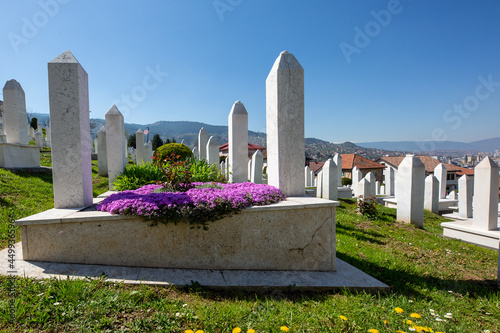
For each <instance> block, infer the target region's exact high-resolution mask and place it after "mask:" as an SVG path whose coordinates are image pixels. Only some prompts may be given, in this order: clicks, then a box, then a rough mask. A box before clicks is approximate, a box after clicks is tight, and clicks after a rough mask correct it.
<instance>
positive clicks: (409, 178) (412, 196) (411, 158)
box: [396, 154, 425, 227]
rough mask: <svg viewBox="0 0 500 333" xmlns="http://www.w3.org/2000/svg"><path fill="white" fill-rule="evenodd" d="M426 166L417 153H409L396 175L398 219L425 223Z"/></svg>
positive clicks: (420, 224) (417, 224) (418, 223)
mask: <svg viewBox="0 0 500 333" xmlns="http://www.w3.org/2000/svg"><path fill="white" fill-rule="evenodd" d="M424 191H425V166H424V164H423V163H422V161H421V160H420V159H419V158H418V157H416V156H415V155H412V154H408V155H406V157H405V158H404V159H403V161H402V162H401V164H400V165H399V167H398V174H397V176H396V200H397V213H396V219H397V220H398V221H400V222H405V223H411V224H414V225H416V226H418V227H423V225H424Z"/></svg>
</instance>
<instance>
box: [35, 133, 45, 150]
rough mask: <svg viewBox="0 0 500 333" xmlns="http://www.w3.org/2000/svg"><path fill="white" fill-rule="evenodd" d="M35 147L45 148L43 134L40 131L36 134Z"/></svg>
mask: <svg viewBox="0 0 500 333" xmlns="http://www.w3.org/2000/svg"><path fill="white" fill-rule="evenodd" d="M35 147H38V148H40V149H41V148H42V147H43V134H42V132H40V131H36V133H35Z"/></svg>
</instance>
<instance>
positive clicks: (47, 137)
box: [45, 126, 52, 147]
mask: <svg viewBox="0 0 500 333" xmlns="http://www.w3.org/2000/svg"><path fill="white" fill-rule="evenodd" d="M51 136H52V132H51V130H50V126H45V140H46V141H47V147H51V143H50V142H51Z"/></svg>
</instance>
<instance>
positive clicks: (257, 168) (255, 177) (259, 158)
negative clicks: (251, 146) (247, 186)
mask: <svg viewBox="0 0 500 333" xmlns="http://www.w3.org/2000/svg"><path fill="white" fill-rule="evenodd" d="M263 162H264V156H263V155H262V153H261V152H260V150H259V149H257V151H256V152H255V153H253V155H252V174H251V175H250V181H251V182H252V183H255V184H262V165H263Z"/></svg>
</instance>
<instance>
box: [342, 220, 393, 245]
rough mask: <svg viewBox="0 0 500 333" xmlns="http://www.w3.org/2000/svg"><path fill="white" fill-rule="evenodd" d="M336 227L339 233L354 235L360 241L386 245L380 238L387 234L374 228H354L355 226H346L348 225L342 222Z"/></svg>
mask: <svg viewBox="0 0 500 333" xmlns="http://www.w3.org/2000/svg"><path fill="white" fill-rule="evenodd" d="M336 229H337V232H338V233H342V234H345V235H349V236H352V237H354V238H356V239H359V240H360V241H366V242H370V243H375V244H379V245H385V242H382V241H381V240H379V239H378V238H385V236H384V235H383V234H381V233H378V232H376V231H374V230H365V229H361V228H359V229H358V228H353V227H349V226H346V225H344V224H341V223H337V226H336Z"/></svg>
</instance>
